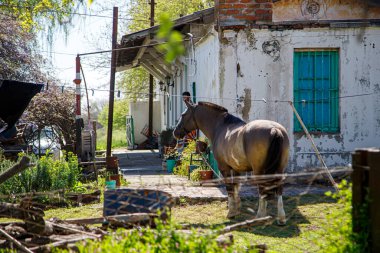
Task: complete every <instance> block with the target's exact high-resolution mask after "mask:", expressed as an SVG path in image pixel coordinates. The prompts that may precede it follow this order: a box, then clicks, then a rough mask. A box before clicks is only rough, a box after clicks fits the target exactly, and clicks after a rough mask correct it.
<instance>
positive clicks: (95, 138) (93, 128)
mask: <svg viewBox="0 0 380 253" xmlns="http://www.w3.org/2000/svg"><path fill="white" fill-rule="evenodd" d="M96 125H97V121H96V120H93V121H92V130H93V131H94V135H95V137H94V146H95V151H96V142H97V138H98V135H97V132H96V130H97V129H96Z"/></svg>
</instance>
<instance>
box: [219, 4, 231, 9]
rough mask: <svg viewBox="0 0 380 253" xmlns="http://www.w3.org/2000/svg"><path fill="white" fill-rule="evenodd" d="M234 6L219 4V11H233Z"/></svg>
mask: <svg viewBox="0 0 380 253" xmlns="http://www.w3.org/2000/svg"><path fill="white" fill-rule="evenodd" d="M233 8H234V7H233V5H232V4H219V9H233Z"/></svg>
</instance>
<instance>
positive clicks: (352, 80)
mask: <svg viewBox="0 0 380 253" xmlns="http://www.w3.org/2000/svg"><path fill="white" fill-rule="evenodd" d="M273 40H278V42H279V45H280V46H279V48H276V47H274V48H273V50H272V51H271V52H270V53H269V54H266V53H264V51H263V47H262V45H263V43H264V42H266V41H273ZM216 45H217V43H216V42H215V43H207V44H205V45H203V49H201V48H199V49H197V51H198V52H199V53H200V52H204V51H208V52H210V56H209V57H208V58H206V59H204V60H201V59H202V57H203V58H204V57H205V56H204V53H200V54H199V56H198V57H200V58H197V59H198V61H199V64H198V69H199V70H201V69H205V72H210V73H211V74H213V75H212V76H215V71H214V68H211V66H214V65H215V66H217V61H215V57H216V56H219V61H220V68H219V78H218V77H217V76H216V77H215V79H214V80H215V82H216V83H215V84H214V83H213V82H210V81H206V82H205V81H202V82H203V83H204V85H205V86H202V88H200V89H201V90H202V91H203V92H204V93H205V94H207V95H209V94H212V95H213V96H215V95H217V96H220V97H221V98H224V99H222V100H221V101H219V104H221V105H223V106H225V107H226V108H228V109H229V111H230V112H231V113H233V114H236V113H237V114H238V115H240V116H241V117H243V118H245V119H248V120H254V119H270V120H275V121H278V122H280V123H281V124H283V125H284V126H285V127H286V129H288V131H289V135H290V143H291V160H290V163H289V171H292V170H297V169H300V168H305V167H314V166H320V164H319V162H318V161H317V159H316V156H315V154H314V153H313V152H312V147H311V145H310V143H309V141H308V140H307V139H306V138H305V135H303V134H299V133H298V134H293V112H292V109H291V107H290V106H289V104H287V103H283V102H277V103H276V102H274V101H275V100H281V101H288V100H290V101H292V100H293V52H294V49H295V48H339V49H340V96H341V97H345V96H351V95H358V94H367V93H371V94H372V93H373V94H372V95H368V96H357V97H347V98H342V99H341V100H340V127H341V131H340V133H338V134H318V135H313V137H314V140H315V143H316V145H317V146H318V148H319V149H320V151H321V152H322V154H323V157H324V159H325V161H326V163H327V165H328V166H338V165H345V164H348V163H349V162H350V156H349V153H350V152H351V151H353V150H354V149H355V148H359V147H371V146H379V145H380V63H379V60H378V59H379V57H380V29H379V28H375V27H372V28H345V29H328V28H313V29H304V30H286V31H268V30H256V29H254V30H251V31H240V32H239V33H236V32H234V31H225V32H224V34H223V37H222V39H221V45H220V47H221V48H220V52H219V53H218V52H215V51H214V50H215V49H212V48H211V47H215V48H217V46H216ZM212 54H215V55H216V56H214V57H212V56H211V55H212ZM214 62H215V63H214ZM201 73H202V72H201ZM201 73H199V74H200V76H199V79H200V80H204V79H203V78H204V76H207V75H206V74H205V73H203V74H201ZM218 79H219V80H218ZM206 80H207V79H206ZM199 82H201V81H199ZM202 94H203V93H202ZM249 96H250V97H249ZM236 97H238V98H240V99H239V100H236V99H234V98H236ZM263 98H264V99H265V100H267V103H264V102H262V101H260V100H261V99H263ZM210 101H211V100H210ZM214 102H216V101H214Z"/></svg>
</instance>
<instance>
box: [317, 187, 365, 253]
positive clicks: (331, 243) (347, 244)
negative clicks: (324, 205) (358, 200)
mask: <svg viewBox="0 0 380 253" xmlns="http://www.w3.org/2000/svg"><path fill="white" fill-rule="evenodd" d="M338 187H339V189H340V192H339V193H331V192H327V193H326V195H327V196H331V197H332V198H334V199H337V202H338V204H339V205H341V206H342V208H340V209H338V211H336V212H332V213H330V214H329V215H328V216H327V217H326V218H327V219H326V223H324V224H322V227H323V229H322V231H324V235H323V238H324V239H323V240H320V237H317V238H314V241H315V243H316V244H317V245H318V246H319V247H320V250H321V252H333V253H334V252H352V253H354V252H367V250H368V234H366V233H361V234H358V233H354V232H353V231H352V184H349V183H347V181H345V180H343V181H342V182H341V183H340V184H339V186H338ZM366 208H367V205H366V206H363V207H362V209H361V217H360V220H359V221H357V222H360V224H361V225H362V226H363V227H367V224H368V217H367V215H366V213H367V212H366Z"/></svg>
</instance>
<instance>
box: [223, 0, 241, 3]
mask: <svg viewBox="0 0 380 253" xmlns="http://www.w3.org/2000/svg"><path fill="white" fill-rule="evenodd" d="M225 1H226V3H231V4H234V3H239V0H225Z"/></svg>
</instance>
